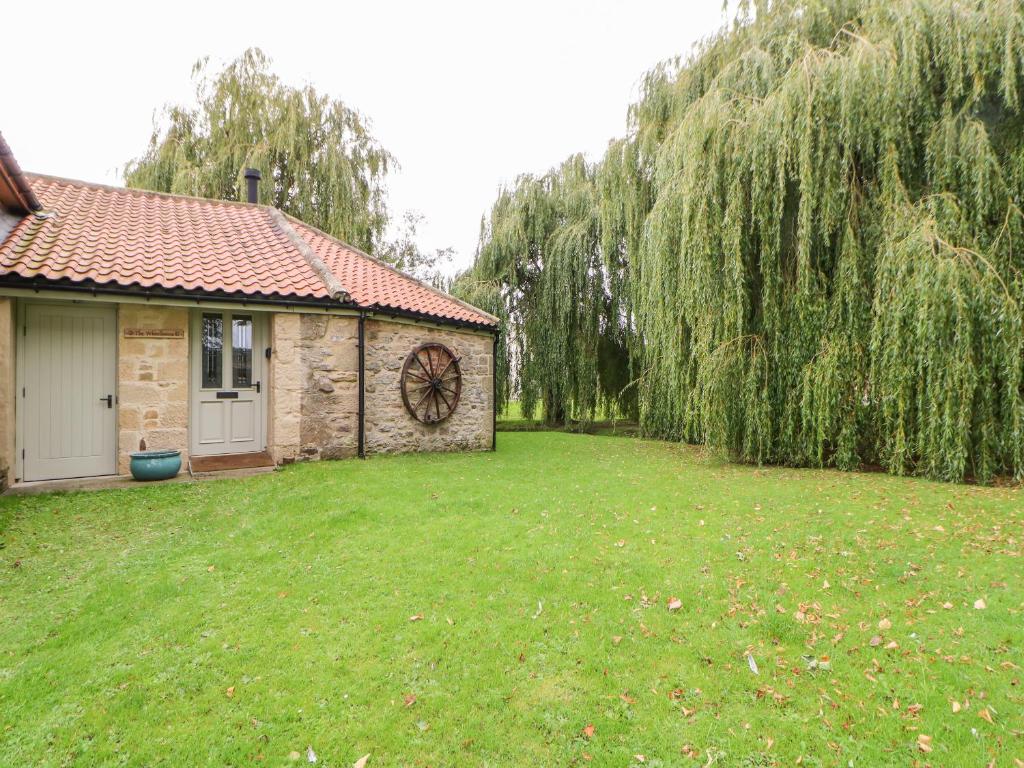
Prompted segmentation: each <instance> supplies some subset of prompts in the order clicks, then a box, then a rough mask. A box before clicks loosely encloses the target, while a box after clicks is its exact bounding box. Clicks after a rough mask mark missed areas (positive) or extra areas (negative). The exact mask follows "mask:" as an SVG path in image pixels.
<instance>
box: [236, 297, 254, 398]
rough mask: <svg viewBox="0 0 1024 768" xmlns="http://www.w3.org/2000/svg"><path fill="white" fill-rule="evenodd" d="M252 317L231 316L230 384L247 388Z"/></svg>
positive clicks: (250, 366)
mask: <svg viewBox="0 0 1024 768" xmlns="http://www.w3.org/2000/svg"><path fill="white" fill-rule="evenodd" d="M252 381H253V378H252V317H251V316H248V315H232V317H231V386H232V387H234V388H235V389H248V388H249V387H251V386H252Z"/></svg>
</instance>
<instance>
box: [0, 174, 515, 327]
mask: <svg viewBox="0 0 1024 768" xmlns="http://www.w3.org/2000/svg"><path fill="white" fill-rule="evenodd" d="M25 176H26V178H27V179H28V180H29V182H30V183H31V185H32V189H33V191H34V192H35V195H36V197H38V199H39V202H40V203H41V204H42V211H40V212H39V213H38V214H35V215H29V216H26V217H25V218H24V219H22V221H21V222H19V223H18V225H17V226H16V227H15V228H14V229H13V230H12V231H11V233H10V234H9V235H8V237H7V238H6V239H5V240H4V241H3V243H0V277H4V276H13V277H17V278H22V279H41V280H46V281H60V282H62V283H63V282H71V283H80V284H87V285H90V286H96V287H99V288H102V287H104V286H117V287H121V288H126V287H127V288H131V287H136V286H138V287H142V288H146V289H157V290H168V291H184V292H188V293H202V294H215V295H225V294H228V295H235V296H251V297H254V298H255V297H259V298H264V299H274V300H282V301H286V300H299V299H301V300H309V301H317V302H320V303H325V304H331V303H334V300H343V301H347V300H349V297H350V298H351V302H350V304H351V303H354V304H355V305H357V306H359V307H362V308H366V309H377V308H383V309H385V310H386V309H393V310H396V311H397V312H398V313H400V314H401V313H411V314H414V315H421V316H425V317H428V318H436V319H438V320H440V321H446V320H447V321H455V322H466V323H471V324H476V325H482V326H495V325H497V322H496V320H495V318H493V317H492V316H491V315H488V314H487V313H486V312H482V311H481V310H478V309H475V308H473V307H470V306H469V305H468V304H464V303H463V302H460V301H458V300H457V299H455V298H453V297H451V296H448V295H447V294H444V293H441V292H440V291H436V290H434V289H433V288H429V287H427V286H425V285H423V284H422V283H420V282H419V281H417V280H415V279H413V278H412V277H409V276H408V275H405V274H403V273H401V272H398V271H397V270H394V269H392V268H391V267H388V266H386V265H384V264H383V263H382V262H379V261H378V260H376V259H374V258H372V257H370V256H367V255H366V254H364V253H362V252H361V251H358V250H356V249H354V248H352V247H350V246H347V245H345V244H344V243H341V242H340V241H338V240H335V239H334V238H332V237H330V236H328V235H326V234H324V233H323V232H320V231H319V230H316V229H314V228H312V227H309V226H307V225H306V224H303V223H302V222H300V221H298V220H297V219H293V218H290V217H288V218H284V217H282V216H280V214H278V213H277V212H276V211H275V210H274V209H271V208H267V207H265V206H258V205H248V204H245V203H234V202H226V201H220V200H207V199H202V198H193V197H183V196H179V195H165V194H159V193H155V192H145V191H141V190H132V189H120V188H115V187H106V186H101V185H96V184H88V183H85V182H80V181H71V180H68V179H58V178H53V177H49V176H38V175H34V174H25ZM289 225H290V227H291V229H292V231H291V232H288V231H285V230H287V229H288V227H289ZM296 235H297V236H298V237H296ZM299 238H301V239H299ZM305 244H308V246H309V247H308V248H306V247H304V246H305ZM314 254H315V255H314ZM317 257H319V259H318V258H317ZM325 265H326V268H327V270H330V273H333V274H329V273H326V272H325V270H324V267H325ZM339 283H340V286H339ZM339 288H340V289H343V291H344V293H342V292H341V290H339ZM344 294H348V296H346V295H344Z"/></svg>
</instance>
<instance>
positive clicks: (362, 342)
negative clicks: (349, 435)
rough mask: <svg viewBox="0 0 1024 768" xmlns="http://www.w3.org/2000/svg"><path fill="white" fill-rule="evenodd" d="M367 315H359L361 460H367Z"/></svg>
mask: <svg viewBox="0 0 1024 768" xmlns="http://www.w3.org/2000/svg"><path fill="white" fill-rule="evenodd" d="M365 378H366V315H365V314H363V313H362V312H360V313H359V458H360V459H365V458H366V393H365V389H366V388H365V386H364V384H363V382H364V380H365Z"/></svg>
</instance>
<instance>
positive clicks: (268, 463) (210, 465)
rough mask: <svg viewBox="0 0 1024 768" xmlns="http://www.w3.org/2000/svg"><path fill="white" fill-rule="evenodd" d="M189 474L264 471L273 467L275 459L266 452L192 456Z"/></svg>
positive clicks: (189, 463)
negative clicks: (265, 468) (243, 470)
mask: <svg viewBox="0 0 1024 768" xmlns="http://www.w3.org/2000/svg"><path fill="white" fill-rule="evenodd" d="M188 465H189V472H191V473H192V474H201V473H206V472H230V471H233V470H237V469H262V468H264V467H273V466H274V459H273V457H272V456H271V455H270V454H269V453H267V452H266V451H254V452H250V453H220V454H216V455H214V456H190V457H189V460H188Z"/></svg>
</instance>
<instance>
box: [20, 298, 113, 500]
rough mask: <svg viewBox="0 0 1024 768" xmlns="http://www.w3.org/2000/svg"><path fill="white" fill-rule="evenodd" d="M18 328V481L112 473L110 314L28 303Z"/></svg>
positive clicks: (84, 307) (102, 308) (106, 310)
mask: <svg viewBox="0 0 1024 768" xmlns="http://www.w3.org/2000/svg"><path fill="white" fill-rule="evenodd" d="M22 323H23V325H22V327H21V329H19V330H21V332H22V333H21V338H19V339H18V341H19V342H20V343H21V354H20V355H19V359H20V364H21V382H20V383H21V386H22V391H21V393H20V394H21V395H22V397H21V403H22V415H21V436H22V446H21V447H22V450H23V451H24V459H23V462H22V480H57V479H60V478H67V477H91V476H94V475H112V474H114V472H115V470H116V459H117V457H116V442H115V431H116V429H117V408H116V407H115V406H116V396H117V393H116V391H115V388H114V387H115V377H116V375H117V313H116V310H115V308H114V307H110V306H103V305H99V304H93V305H88V304H86V305H76V304H34V303H28V304H25V307H24V314H23V316H22Z"/></svg>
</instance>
